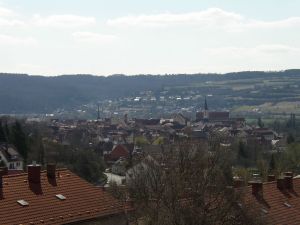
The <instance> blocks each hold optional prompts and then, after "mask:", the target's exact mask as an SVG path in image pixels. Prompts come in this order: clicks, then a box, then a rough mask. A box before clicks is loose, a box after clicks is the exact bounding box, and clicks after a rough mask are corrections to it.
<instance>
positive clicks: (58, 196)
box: [55, 194, 67, 200]
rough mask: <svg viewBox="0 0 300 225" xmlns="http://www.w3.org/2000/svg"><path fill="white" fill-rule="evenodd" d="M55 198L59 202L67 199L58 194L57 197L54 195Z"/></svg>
mask: <svg viewBox="0 0 300 225" xmlns="http://www.w3.org/2000/svg"><path fill="white" fill-rule="evenodd" d="M55 196H56V198H58V199H59V200H66V199H67V198H66V197H65V196H63V195H62V194H58V195H55Z"/></svg>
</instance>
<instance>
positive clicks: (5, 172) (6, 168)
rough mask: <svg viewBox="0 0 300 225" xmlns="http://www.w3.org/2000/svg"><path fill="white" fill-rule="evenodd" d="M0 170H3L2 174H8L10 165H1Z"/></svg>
mask: <svg viewBox="0 0 300 225" xmlns="http://www.w3.org/2000/svg"><path fill="white" fill-rule="evenodd" d="M0 171H1V172H0V173H1V174H2V175H8V167H7V166H4V167H1V168H0Z"/></svg>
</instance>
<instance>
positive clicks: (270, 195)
mask: <svg viewBox="0 0 300 225" xmlns="http://www.w3.org/2000/svg"><path fill="white" fill-rule="evenodd" d="M293 186H294V187H293V189H290V190H288V189H284V190H279V189H278V188H277V182H276V181H274V182H267V183H264V184H263V195H262V197H258V196H255V195H253V194H252V189H251V186H248V187H246V193H245V194H246V196H245V198H246V202H247V203H248V204H250V205H252V204H254V205H255V207H256V208H257V209H259V210H260V211H261V212H260V213H261V214H262V215H263V216H264V217H265V218H266V219H267V222H269V223H270V224H272V225H273V224H274V225H299V224H300V178H294V179H293ZM285 203H287V204H285ZM289 206H290V207H289Z"/></svg>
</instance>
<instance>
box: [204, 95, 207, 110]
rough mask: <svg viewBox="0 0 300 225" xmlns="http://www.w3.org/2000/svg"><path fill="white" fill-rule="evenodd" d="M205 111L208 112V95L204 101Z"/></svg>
mask: <svg viewBox="0 0 300 225" xmlns="http://www.w3.org/2000/svg"><path fill="white" fill-rule="evenodd" d="M204 110H208V106H207V100H206V95H205V100H204Z"/></svg>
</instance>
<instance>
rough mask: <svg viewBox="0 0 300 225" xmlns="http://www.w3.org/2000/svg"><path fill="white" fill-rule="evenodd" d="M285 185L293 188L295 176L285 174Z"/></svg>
mask: <svg viewBox="0 0 300 225" xmlns="http://www.w3.org/2000/svg"><path fill="white" fill-rule="evenodd" d="M284 186H285V188H286V189H293V177H292V176H284Z"/></svg>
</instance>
